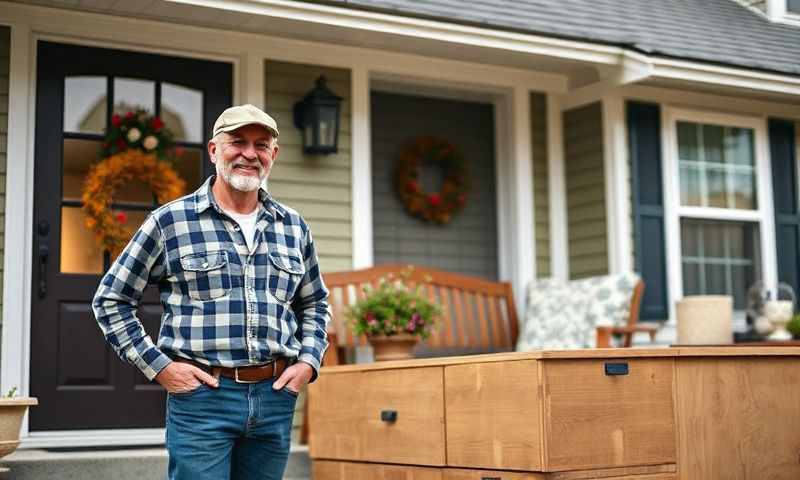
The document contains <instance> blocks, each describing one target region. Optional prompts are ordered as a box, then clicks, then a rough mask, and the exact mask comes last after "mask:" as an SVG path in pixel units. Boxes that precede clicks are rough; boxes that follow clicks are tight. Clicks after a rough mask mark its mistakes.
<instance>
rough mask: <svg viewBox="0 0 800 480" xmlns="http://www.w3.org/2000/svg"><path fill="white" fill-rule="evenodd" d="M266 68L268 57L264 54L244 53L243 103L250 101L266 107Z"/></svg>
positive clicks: (259, 106)
mask: <svg viewBox="0 0 800 480" xmlns="http://www.w3.org/2000/svg"><path fill="white" fill-rule="evenodd" d="M266 68H267V65H266V59H265V58H264V56H263V55H259V54H257V53H255V52H247V53H245V54H244V60H243V61H242V73H243V74H242V75H241V79H242V85H241V87H240V91H241V92H242V101H243V103H250V104H252V105H255V106H256V107H258V108H261V109H263V108H264V107H265V105H264V95H265V92H266V83H265V81H264V77H265V70H266ZM234 78H236V77H234ZM234 90H236V89H234ZM232 93H233V92H232ZM234 103H238V102H234Z"/></svg>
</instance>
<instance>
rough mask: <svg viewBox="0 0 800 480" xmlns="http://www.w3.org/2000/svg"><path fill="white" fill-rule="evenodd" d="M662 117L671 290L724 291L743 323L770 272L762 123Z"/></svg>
mask: <svg viewBox="0 0 800 480" xmlns="http://www.w3.org/2000/svg"><path fill="white" fill-rule="evenodd" d="M799 1H800V0H799ZM667 118H668V121H667V122H665V125H666V126H667V129H668V130H667V134H666V135H665V142H667V144H665V151H666V155H665V162H664V168H665V169H667V170H666V171H667V175H666V177H667V184H668V188H667V191H668V194H667V196H668V198H667V202H666V204H667V209H668V219H667V222H668V227H667V228H668V232H669V233H668V235H669V236H670V237H671V238H668V242H667V243H668V245H669V246H670V247H669V248H670V250H669V252H668V255H669V257H670V258H672V259H678V260H677V261H676V260H670V262H669V263H670V274H669V275H670V285H671V289H672V291H673V292H674V294H675V295H676V297H677V298H681V297H682V296H686V295H730V296H732V297H733V302H734V309H735V310H736V311H737V315H736V317H737V320H738V321H739V322H743V321H744V310H745V309H746V307H747V290H748V288H749V287H750V286H751V285H753V284H754V283H755V282H756V281H758V280H764V281H766V282H768V283H772V282H774V281H775V275H776V274H775V266H774V265H772V264H773V263H774V251H775V248H774V232H772V229H773V222H772V219H771V208H772V205H771V201H770V195H771V194H770V193H769V192H770V178H769V174H768V172H769V169H768V165H767V163H766V162H767V160H766V158H763V157H764V156H765V155H764V154H760V153H759V152H760V150H759V144H760V142H762V143H763V142H764V141H765V140H764V139H765V138H766V125H765V122H764V121H763V120H758V119H748V118H740V117H736V116H728V115H719V114H706V113H701V112H691V111H683V110H669V109H668V110H667ZM764 172H767V173H764ZM738 327H739V328H738V329H741V328H743V324H742V323H739V324H738Z"/></svg>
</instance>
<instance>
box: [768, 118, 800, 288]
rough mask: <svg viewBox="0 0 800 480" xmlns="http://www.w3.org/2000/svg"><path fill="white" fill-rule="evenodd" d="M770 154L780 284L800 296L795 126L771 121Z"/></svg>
mask: <svg viewBox="0 0 800 480" xmlns="http://www.w3.org/2000/svg"><path fill="white" fill-rule="evenodd" d="M769 151H770V158H771V160H772V185H773V193H774V196H775V243H776V244H777V250H778V251H777V254H778V280H779V281H781V282H786V283H788V284H789V285H791V286H792V288H794V291H795V292H800V290H799V289H798V287H800V263H798V258H799V257H798V252H800V214H798V205H797V162H796V161H795V160H796V159H795V152H796V145H795V131H794V123H793V122H790V121H787V120H778V119H770V121H769Z"/></svg>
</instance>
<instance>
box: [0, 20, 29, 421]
mask: <svg viewBox="0 0 800 480" xmlns="http://www.w3.org/2000/svg"><path fill="white" fill-rule="evenodd" d="M30 33H31V31H30V28H29V27H28V26H27V25H13V24H12V26H11V59H10V64H9V66H10V69H9V85H8V95H9V98H8V114H9V115H8V118H9V122H8V149H7V157H6V159H7V160H6V224H5V232H6V245H5V261H4V265H3V271H4V277H5V281H4V282H3V345H2V386H0V388H2V393H5V392H7V391H8V390H9V389H11V388H12V387H17V392H18V393H19V395H21V396H25V395H28V394H29V393H30V392H29V388H30V386H29V382H28V380H29V376H28V369H29V366H28V364H29V358H30V355H29V353H30V352H29V350H30V331H29V329H28V325H29V323H28V321H27V320H26V319H28V318H30V291H31V290H30V286H31V274H30V258H31V253H32V252H31V248H32V245H31V241H30V239H31V237H32V235H31V223H32V222H31V217H32V200H33V188H32V187H31V185H32V184H33V161H32V160H29V159H30V158H32V151H30V150H29V149H28V132H29V131H32V129H33V125H32V122H33V114H32V109H33V101H32V98H31V93H32V92H31V86H32V85H33V84H34V82H33V81H32V79H31V78H30V74H31V67H32V64H31V62H32V58H33V56H34V51H33V49H32V48H31V35H30ZM29 153H30V154H31V155H29ZM27 433H28V421H27V417H26V418H25V420H24V421H23V423H22V432H21V436H22V437H25V436H26V435H27Z"/></svg>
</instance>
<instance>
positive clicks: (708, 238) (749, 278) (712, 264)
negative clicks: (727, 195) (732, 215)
mask: <svg viewBox="0 0 800 480" xmlns="http://www.w3.org/2000/svg"><path fill="white" fill-rule="evenodd" d="M681 246H682V249H683V251H682V257H683V258H682V259H681V260H682V264H683V292H684V295H714V294H722V295H731V296H733V300H734V306H735V308H736V309H738V310H741V309H743V308H745V306H746V303H747V297H746V295H747V289H748V288H749V287H750V286H751V285H753V283H754V282H755V281H756V279H758V278H760V276H761V274H760V270H761V248H760V246H759V237H758V224H755V223H748V222H723V221H713V220H697V219H682V220H681Z"/></svg>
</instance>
